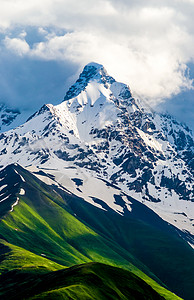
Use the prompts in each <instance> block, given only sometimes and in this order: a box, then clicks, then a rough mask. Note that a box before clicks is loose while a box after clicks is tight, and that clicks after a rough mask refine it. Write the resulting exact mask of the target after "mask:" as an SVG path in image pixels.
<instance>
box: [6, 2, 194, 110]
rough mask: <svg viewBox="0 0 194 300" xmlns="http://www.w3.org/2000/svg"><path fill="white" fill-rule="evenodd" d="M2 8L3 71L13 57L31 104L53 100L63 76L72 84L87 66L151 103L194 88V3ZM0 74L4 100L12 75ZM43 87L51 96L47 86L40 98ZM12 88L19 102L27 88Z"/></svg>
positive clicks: (13, 5)
mask: <svg viewBox="0 0 194 300" xmlns="http://www.w3.org/2000/svg"><path fill="white" fill-rule="evenodd" d="M0 11H1V18H0V33H1V34H0V51H1V57H3V59H1V61H0V67H2V68H1V70H2V69H6V66H7V64H8V66H9V68H10V71H11V68H12V67H11V64H10V57H11V58H12V59H13V58H14V59H13V60H14V61H16V62H17V63H15V64H14V66H15V69H14V70H12V71H13V73H14V72H15V73H17V72H18V70H19V74H20V75H21V80H24V82H25V84H27V86H28V87H29V93H28V92H25V87H24V86H23V88H24V91H23V93H24V95H25V96H26V99H29V101H31V97H32V94H33V96H34V97H37V99H38V102H41V100H40V99H42V98H44V99H45V97H47V96H48V97H49V95H54V89H56V88H57V87H58V84H57V81H58V82H60V83H61V81H62V79H61V78H60V76H64V77H63V82H65V84H64V85H63V88H65V87H67V86H68V84H70V83H72V82H71V81H73V79H74V78H73V77H72V74H73V72H75V73H76V74H78V73H79V72H80V70H81V69H82V68H83V66H84V65H85V64H87V63H88V62H90V61H96V62H99V63H101V64H103V65H104V66H105V68H106V69H107V70H108V72H109V73H110V74H111V75H112V76H114V77H115V79H117V80H119V81H123V82H125V83H127V84H129V85H130V87H131V89H132V91H133V92H134V94H135V95H137V96H138V97H142V98H146V99H148V101H150V103H152V104H158V103H160V102H161V101H163V100H164V99H166V98H170V97H172V96H174V95H177V94H179V93H180V92H183V91H184V90H188V89H191V90H192V89H193V81H192V77H191V76H189V69H188V67H187V66H188V64H189V63H192V62H193V59H194V26H193V25H194V24H193V15H194V1H193V0H170V1H166V0H163V1H160V0H158V1H154V0H151V1H143V0H136V1H133V0H130V1H128V0H121V1H117V0H109V1H108V0H95V1H94V0H80V1H79V2H78V1H75V0H57V1H54V0H42V1H37V0H34V1H33V2H29V1H24V0H16V1H15V0H9V1H5V0H1V2H0ZM38 62H39V67H38ZM43 65H44V67H45V66H46V65H47V67H46V70H47V71H48V68H49V67H50V68H51V69H50V72H51V73H52V74H53V75H52V76H50V77H49V76H47V71H45V72H44V71H43V69H42V68H43ZM33 66H36V67H34V69H35V73H34V74H33V72H32V71H33ZM52 68H53V70H52ZM62 69H63V70H64V71H62ZM53 71H54V72H53ZM55 72H56V74H55V76H54V73H55ZM0 73H1V74H0V76H1V77H2V78H4V83H1V84H0V97H1V98H3V97H4V98H6V97H7V98H9V99H10V97H11V96H10V95H6V93H5V91H6V90H7V89H6V85H8V86H9V79H10V78H9V75H8V72H7V77H6V76H4V75H3V74H2V71H0ZM39 73H40V74H42V76H40V75H38V74H39ZM57 73H58V74H57ZM28 76H29V80H30V81H31V82H33V83H34V85H35V86H36V85H37V86H36V87H35V90H36V91H37V90H38V89H40V93H39V95H36V94H34V92H35V90H33V87H32V86H31V85H30V82H27V79H26V77H28ZM33 76H35V77H37V81H36V78H34V77H33ZM57 76H58V77H57ZM43 77H44V78H43ZM55 78H58V80H57V79H55ZM17 80H19V79H17ZM51 80H52V84H51ZM46 81H47V82H46ZM40 82H41V84H42V85H40ZM3 85H4V86H5V89H4V92H2V91H3ZM41 86H42V88H41ZM46 86H49V88H50V86H53V91H51V88H50V92H48V91H47V92H46V93H45V97H43V96H42V95H41V94H43V91H42V89H43V88H45V87H46ZM14 88H15V92H16V94H18V96H17V97H16V99H18V100H17V101H19V93H22V84H21V87H20V88H19V89H18V86H17V84H16V85H14V84H13V89H14ZM59 90H60V95H61V94H62V88H61V89H59ZM30 92H31V94H30ZM13 94H14V91H13ZM21 95H22V94H21ZM57 96H59V93H58V94H57ZM21 98H22V96H21ZM51 98H52V97H51ZM51 100H52V99H51ZM26 101H28V100H26ZM189 103H190V102H189Z"/></svg>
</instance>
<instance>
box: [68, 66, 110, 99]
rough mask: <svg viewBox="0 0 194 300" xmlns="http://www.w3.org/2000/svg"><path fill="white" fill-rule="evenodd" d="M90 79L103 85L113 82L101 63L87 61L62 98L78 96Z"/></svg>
mask: <svg viewBox="0 0 194 300" xmlns="http://www.w3.org/2000/svg"><path fill="white" fill-rule="evenodd" d="M91 81H96V82H98V83H102V84H104V86H106V87H108V85H109V84H111V83H113V82H115V79H114V78H113V77H111V76H109V75H108V73H107V71H106V70H105V68H104V67H103V65H100V64H97V63H89V64H87V65H86V66H85V67H84V69H83V71H82V73H81V74H80V76H79V78H78V80H77V81H76V83H75V84H73V85H72V86H71V87H70V89H69V90H68V92H67V93H66V95H65V97H64V100H69V99H72V98H74V97H76V96H78V95H79V94H80V93H81V92H82V91H84V90H85V88H86V87H87V85H88V83H89V82H91Z"/></svg>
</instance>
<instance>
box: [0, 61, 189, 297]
mask: <svg viewBox="0 0 194 300" xmlns="http://www.w3.org/2000/svg"><path fill="white" fill-rule="evenodd" d="M19 114H20V113H19V111H14V110H11V109H7V108H6V107H5V106H1V120H2V126H1V127H2V130H1V131H3V130H5V128H6V126H8V127H7V129H9V128H11V126H12V127H14V123H12V121H13V122H16V120H17V118H18V116H19ZM5 120H6V121H5ZM193 152H194V140H193V135H192V132H191V131H190V130H189V128H188V127H187V126H186V125H184V124H181V123H179V122H177V121H176V120H175V119H174V118H172V117H171V116H170V115H167V114H166V115H163V114H159V113H156V112H154V111H153V110H152V108H150V107H149V105H148V104H147V103H146V102H145V101H143V100H139V99H135V98H134V97H133V96H132V92H131V90H130V88H129V87H128V86H127V85H125V84H123V83H119V82H116V81H115V79H114V78H112V77H111V76H110V75H108V74H107V72H106V70H105V69H104V67H103V66H102V65H100V64H97V63H90V64H88V65H86V66H85V68H84V69H83V72H82V73H81V74H80V76H79V78H78V80H77V81H76V83H75V84H74V85H73V86H72V87H71V88H70V89H69V90H68V91H67V93H66V95H65V97H64V100H63V101H62V102H61V103H60V104H59V105H56V106H54V105H52V104H45V105H44V106H43V107H41V108H40V110H39V111H37V112H35V113H34V114H33V115H32V116H31V117H29V118H28V120H27V121H26V122H25V123H23V124H21V125H20V126H18V127H16V128H13V129H10V130H8V131H3V132H1V134H0V168H1V173H0V216H1V221H0V238H1V247H0V261H1V267H0V274H1V276H0V278H1V282H2V284H1V285H0V295H1V297H2V299H12V298H14V299H16V298H15V297H17V298H18V299H28V298H30V299H41V298H46V299H47V298H48V299H55V298H57V297H58V298H60V297H61V298H60V299H180V298H179V297H182V298H184V299H188V300H192V297H193V286H194V275H193V269H194V255H193V245H194V208H193V193H194V189H193V188H194V186H193V182H194V181H193V164H194V160H193ZM24 278H25V280H24ZM121 278H122V279H121ZM47 282H49V285H47ZM173 293H175V294H177V295H178V296H179V297H178V296H175V294H173ZM49 297H50V298H49ZM68 297H69V298H68ZM141 297H142V298H141Z"/></svg>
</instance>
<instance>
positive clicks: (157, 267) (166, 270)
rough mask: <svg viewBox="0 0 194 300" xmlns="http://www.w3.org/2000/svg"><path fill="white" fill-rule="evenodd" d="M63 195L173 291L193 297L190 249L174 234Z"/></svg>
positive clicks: (83, 217)
mask: <svg viewBox="0 0 194 300" xmlns="http://www.w3.org/2000/svg"><path fill="white" fill-rule="evenodd" d="M63 197H64V199H65V198H66V201H67V204H68V206H69V207H70V208H71V209H72V213H76V215H77V216H78V218H79V219H80V220H81V221H82V222H84V223H85V224H87V225H88V226H91V227H92V228H93V229H94V230H95V231H96V232H98V233H99V234H101V235H103V236H106V237H109V238H110V239H112V240H114V241H116V242H117V243H118V244H119V245H120V246H122V247H123V248H124V249H125V250H127V251H130V253H131V254H132V255H133V256H134V257H136V258H137V259H139V260H140V261H141V262H143V263H144V264H145V265H146V266H148V267H149V269H150V270H152V271H153V272H154V274H155V275H157V276H158V277H159V278H160V279H161V280H162V281H163V282H164V283H165V284H166V285H167V286H168V288H170V289H171V290H173V291H174V292H175V293H176V294H178V295H180V296H181V297H183V298H185V299H191V300H192V299H193V287H194V273H193V270H194V252H193V249H192V248H191V247H190V246H189V245H188V244H187V243H186V242H184V241H183V240H182V239H181V238H179V236H178V235H175V234H172V233H171V232H170V231H169V232H165V231H164V230H163V229H160V228H156V227H153V226H151V225H150V224H148V223H146V222H144V221H142V220H140V219H137V218H134V217H130V216H127V217H125V218H123V217H122V216H120V215H118V214H115V213H114V212H110V211H109V212H106V211H103V210H101V209H99V208H97V207H94V206H93V205H91V204H89V203H86V202H85V201H84V200H81V199H77V198H75V197H72V198H71V197H70V196H69V195H63ZM148 218H149V215H148Z"/></svg>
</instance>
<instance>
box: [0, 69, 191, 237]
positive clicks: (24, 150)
mask: <svg viewBox="0 0 194 300" xmlns="http://www.w3.org/2000/svg"><path fill="white" fill-rule="evenodd" d="M64 99H65V100H64V101H63V102H62V103H61V104H59V105H57V106H53V105H51V104H49V105H44V106H43V107H42V108H41V109H40V111H39V112H37V113H35V114H34V115H33V116H32V117H31V118H29V120H28V122H26V123H25V124H24V125H22V126H20V127H18V128H16V129H15V130H11V131H9V132H7V133H3V134H1V135H0V147H1V149H2V150H1V152H0V165H1V166H2V167H3V166H5V165H6V164H8V163H12V162H18V163H20V164H22V165H23V166H28V165H30V164H33V165H36V166H38V167H39V168H50V169H52V168H54V169H58V170H64V168H69V167H74V168H76V169H77V170H79V168H81V169H85V171H86V172H89V174H90V176H94V177H96V176H98V177H100V178H104V179H106V180H108V181H109V182H111V183H113V184H116V185H118V186H119V187H120V188H122V190H124V191H125V192H126V193H127V194H128V195H129V196H132V197H134V198H135V199H137V200H139V201H141V202H143V203H144V204H146V205H147V206H149V207H151V208H152V209H154V210H155V211H156V212H157V213H159V214H160V215H161V216H162V217H163V218H166V219H167V220H168V221H169V222H171V223H173V224H174V225H175V226H178V227H179V228H182V229H185V230H187V231H190V232H192V230H193V226H192V224H193V220H191V219H192V217H191V215H192V213H193V203H192V201H193V193H194V191H193V175H192V172H193V149H194V147H193V145H194V142H193V137H192V134H191V132H190V131H189V129H188V128H187V127H186V126H185V125H182V124H179V123H177V122H176V121H175V120H174V119H173V118H171V117H170V116H167V115H159V114H157V113H155V112H153V111H152V110H151V109H150V108H149V107H148V105H146V103H144V102H142V101H139V100H136V99H134V98H133V97H132V94H131V91H130V89H129V87H128V86H126V85H125V84H122V83H118V82H116V81H115V80H114V79H113V78H112V77H110V76H109V75H108V74H107V73H106V70H105V69H104V68H103V66H101V65H98V64H95V63H92V64H89V65H87V66H86V67H85V68H84V70H83V72H82V74H81V75H80V77H79V79H78V80H77V82H76V83H75V84H74V85H73V86H72V87H71V88H70V89H69V91H68V92H67V94H66V96H65V98H64ZM182 212H183V213H184V214H185V215H181V216H180V218H179V219H177V217H175V216H174V213H177V214H180V213H182ZM177 220H178V221H177Z"/></svg>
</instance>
